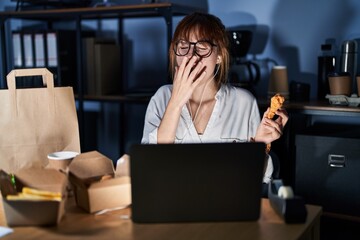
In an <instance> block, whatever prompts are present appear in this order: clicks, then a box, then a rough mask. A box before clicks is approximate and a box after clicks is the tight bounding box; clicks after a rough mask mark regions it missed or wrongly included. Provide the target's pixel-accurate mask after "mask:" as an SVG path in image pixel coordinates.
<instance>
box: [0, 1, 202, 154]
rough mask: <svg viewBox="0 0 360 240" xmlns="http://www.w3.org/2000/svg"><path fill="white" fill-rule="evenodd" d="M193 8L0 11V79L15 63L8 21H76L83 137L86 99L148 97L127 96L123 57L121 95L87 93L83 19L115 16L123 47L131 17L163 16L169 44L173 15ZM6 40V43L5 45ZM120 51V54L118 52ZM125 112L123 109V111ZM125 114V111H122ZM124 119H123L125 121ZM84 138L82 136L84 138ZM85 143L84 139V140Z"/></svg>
mask: <svg viewBox="0 0 360 240" xmlns="http://www.w3.org/2000/svg"><path fill="white" fill-rule="evenodd" d="M196 10H198V9H195V8H193V7H187V6H181V5H177V4H172V3H151V4H137V5H116V6H108V7H107V6H106V7H94V8H93V7H84V8H66V9H47V10H29V11H6V12H0V41H1V43H2V44H1V49H0V51H1V59H2V61H1V65H0V67H1V69H0V70H1V76H2V81H1V82H0V88H6V87H7V86H6V81H5V79H6V74H7V73H8V72H10V71H11V70H12V64H11V63H10V62H8V60H9V56H11V54H10V53H9V48H7V46H9V43H8V41H10V40H9V39H10V37H9V36H8V34H9V33H11V24H10V23H11V22H10V23H8V21H9V20H11V19H19V20H35V21H41V22H44V23H46V24H47V27H48V29H53V24H54V23H56V22H73V23H75V31H76V46H77V52H76V58H77V69H78V71H77V76H76V82H77V96H76V98H77V101H78V119H79V127H80V136H84V124H83V122H84V101H85V100H90V101H112V102H118V103H119V104H120V105H121V104H129V103H133V102H136V103H139V102H143V103H144V102H146V97H140V98H136V97H134V96H128V95H126V92H124V88H123V86H124V81H126V79H125V78H124V71H123V69H124V67H125V65H124V63H126V61H124V60H125V59H124V58H123V56H122V61H121V64H120V66H119V67H120V71H121V72H122V79H121V82H122V84H121V87H120V89H119V92H120V93H121V94H120V95H119V96H111V97H109V96H104V97H95V96H86V95H85V92H84V83H85V81H86V79H84V76H83V71H81V69H82V66H83V62H84V61H83V59H82V58H83V57H82V56H83V53H82V51H83V50H82V44H83V43H82V39H81V33H82V31H83V29H82V21H83V20H104V19H115V20H118V44H119V45H120V46H121V47H122V46H123V20H124V19H128V18H140V17H141V18H144V17H145V18H147V17H161V18H164V20H165V25H166V36H165V37H166V40H167V44H168V45H170V41H171V37H172V32H173V17H174V16H183V15H186V14H188V13H191V12H193V11H196ZM4 43H5V44H4ZM119 54H120V53H119ZM122 111H123V110H122ZM121 115H122V116H124V114H121ZM122 122H124V121H122ZM121 129H122V130H125V129H126V126H121ZM81 139H83V138H81ZM81 143H82V146H83V140H81ZM120 144H121V146H119V147H120V152H123V150H124V144H125V133H124V132H122V133H121V134H120Z"/></svg>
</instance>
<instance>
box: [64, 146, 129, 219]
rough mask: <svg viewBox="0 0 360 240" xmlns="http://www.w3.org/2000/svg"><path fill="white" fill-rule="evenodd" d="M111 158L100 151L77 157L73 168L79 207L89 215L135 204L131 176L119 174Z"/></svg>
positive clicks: (70, 176) (73, 180)
mask: <svg viewBox="0 0 360 240" xmlns="http://www.w3.org/2000/svg"><path fill="white" fill-rule="evenodd" d="M121 171H123V169H121V168H120V167H117V168H116V171H115V169H114V165H113V162H112V161H111V159H109V158H107V157H106V156H104V155H102V154H101V153H99V152H97V151H91V152H86V153H82V154H80V155H78V156H77V157H75V158H74V159H73V160H72V162H71V164H70V165H69V179H70V182H71V183H72V185H73V189H74V194H75V199H76V204H77V205H78V206H79V207H81V208H83V209H84V210H86V211H87V212H89V213H94V212H98V211H101V210H105V209H113V208H120V207H126V206H128V205H130V204H131V182H130V176H126V175H124V174H119V172H121Z"/></svg>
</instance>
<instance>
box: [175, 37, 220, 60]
mask: <svg viewBox="0 0 360 240" xmlns="http://www.w3.org/2000/svg"><path fill="white" fill-rule="evenodd" d="M181 41H184V42H188V43H189V48H188V50H187V52H186V53H185V54H178V53H177V51H176V49H177V46H178V44H179V42H181ZM198 43H208V44H210V46H211V48H210V51H209V52H208V53H207V54H205V55H200V54H199V53H198V52H197V48H196V44H198ZM191 45H193V46H194V47H193V53H194V52H195V54H196V55H198V56H199V57H202V58H207V57H209V56H210V55H211V54H212V51H213V47H217V45H216V44H214V43H212V42H211V41H209V40H200V41H197V42H190V41H186V40H183V39H180V40H178V41H176V42H175V44H174V49H173V50H174V53H175V55H176V56H179V57H183V56H186V55H187V54H188V53H189V51H190V48H191Z"/></svg>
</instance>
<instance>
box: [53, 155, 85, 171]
mask: <svg viewBox="0 0 360 240" xmlns="http://www.w3.org/2000/svg"><path fill="white" fill-rule="evenodd" d="M77 155H79V153H78V152H72V151H60V152H53V153H49V154H48V156H47V157H48V159H49V164H48V167H49V168H55V169H57V170H63V171H66V170H67V167H68V166H69V164H70V163H71V160H73V159H74V157H76V156H77Z"/></svg>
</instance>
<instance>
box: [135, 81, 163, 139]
mask: <svg viewBox="0 0 360 240" xmlns="http://www.w3.org/2000/svg"><path fill="white" fill-rule="evenodd" d="M167 95H168V94H166V91H165V88H160V89H159V90H158V91H157V92H156V93H155V95H154V96H153V97H152V98H151V100H150V102H149V105H148V107H147V109H146V113H145V121H144V130H143V137H142V139H141V143H142V144H156V143H157V131H158V128H159V126H160V123H161V119H162V117H163V115H164V112H165V108H166V104H167V101H166V99H167V97H166V96H167Z"/></svg>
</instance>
